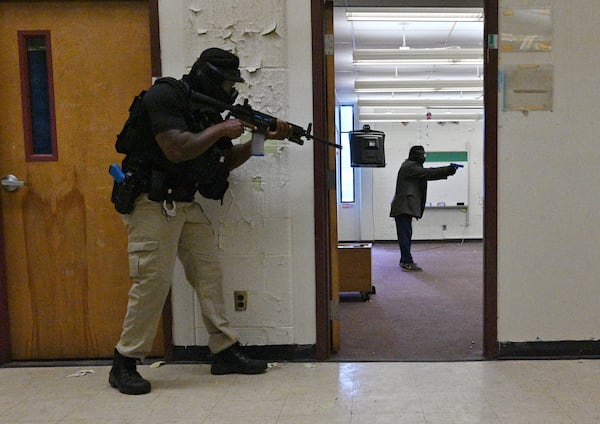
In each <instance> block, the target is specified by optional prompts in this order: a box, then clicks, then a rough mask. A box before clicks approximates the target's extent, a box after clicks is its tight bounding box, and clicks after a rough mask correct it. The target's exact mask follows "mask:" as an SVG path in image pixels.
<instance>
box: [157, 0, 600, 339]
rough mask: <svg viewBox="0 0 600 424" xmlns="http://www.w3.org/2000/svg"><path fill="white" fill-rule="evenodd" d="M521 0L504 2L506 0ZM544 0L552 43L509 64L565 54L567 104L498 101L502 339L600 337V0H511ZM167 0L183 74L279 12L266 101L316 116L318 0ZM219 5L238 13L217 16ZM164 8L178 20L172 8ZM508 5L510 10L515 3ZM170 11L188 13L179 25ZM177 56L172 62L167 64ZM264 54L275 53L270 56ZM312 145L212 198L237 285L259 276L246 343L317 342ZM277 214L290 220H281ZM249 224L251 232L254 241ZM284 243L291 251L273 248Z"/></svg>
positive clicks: (557, 97)
mask: <svg viewBox="0 0 600 424" xmlns="http://www.w3.org/2000/svg"><path fill="white" fill-rule="evenodd" d="M182 1H183V0H182ZM188 3H189V4H193V5H194V6H195V8H197V9H201V10H205V12H201V11H199V12H191V13H193V14H195V15H196V17H202V19H201V22H202V23H197V24H196V25H195V26H192V25H191V23H190V22H191V21H194V19H192V18H191V17H189V16H188V15H190V11H189V10H188ZM167 4H168V5H167ZM508 4H509V2H507V1H502V2H501V6H503V7H506V6H507V5H508ZM532 4H538V5H539V4H542V5H550V6H552V8H553V12H554V45H553V51H552V52H551V53H538V54H533V53H532V54H525V55H527V56H528V57H525V59H523V58H516V57H513V58H512V59H511V58H510V55H508V54H507V53H506V54H505V53H501V56H500V58H501V63H500V66H503V65H505V64H508V63H510V62H511V61H516V60H526V61H530V60H531V61H533V60H540V59H541V56H538V55H543V56H546V58H547V60H549V61H551V62H552V63H553V64H554V110H553V111H552V112H530V113H529V114H528V115H527V116H525V115H523V114H521V113H520V112H500V114H499V127H498V155H499V158H498V161H499V163H498V174H499V175H498V211H497V212H498V338H499V341H501V342H507V341H509V342H510V341H512V342H519V341H536V340H545V341H548V340H597V339H598V338H599V336H600V308H599V307H598V299H600V284H598V281H599V277H598V276H599V275H600V260H598V259H599V256H598V247H597V246H596V245H597V240H600V225H598V224H599V223H600V212H599V209H598V207H597V199H599V198H600V184H597V183H596V181H595V178H596V177H597V175H598V164H599V163H600V143H599V142H598V140H597V138H598V134H600V120H598V119H597V116H598V115H599V113H598V105H599V104H600V91H599V90H598V89H597V88H596V87H597V69H598V68H599V67H600V57H599V56H598V55H596V54H594V52H595V51H596V43H597V42H596V38H597V37H595V36H594V31H593V30H594V28H596V27H598V25H600V12H598V8H597V1H596V0H571V1H568V2H567V1H558V0H554V1H552V0H547V1H543V0H536V1H535V2H534V1H531V0H530V1H525V0H519V1H517V0H515V1H511V2H510V6H512V7H514V5H522V6H528V7H531V5H532ZM160 6H161V40H162V51H163V54H164V56H163V67H164V69H165V73H167V72H166V70H169V73H171V72H175V71H176V72H175V74H176V75H179V74H181V73H183V69H180V68H181V67H182V66H183V65H184V64H185V65H186V66H187V65H190V64H191V62H192V61H193V58H194V55H195V54H197V53H199V51H200V50H201V49H202V48H204V47H208V46H210V45H213V44H216V45H221V46H224V45H225V46H229V45H230V44H229V43H230V42H231V41H230V39H229V38H227V37H225V36H227V33H228V32H227V31H225V30H223V29H222V28H224V27H225V25H226V24H229V23H233V24H234V27H235V28H234V29H235V30H239V29H240V28H242V27H244V28H245V27H248V28H258V29H260V28H264V25H265V20H268V21H270V22H272V21H276V22H277V23H278V28H279V29H280V31H281V35H280V38H277V39H276V40H275V41H277V42H276V43H273V45H274V49H275V51H274V52H271V53H277V54H276V55H275V56H276V58H278V59H279V60H280V63H278V64H277V65H278V66H282V67H284V68H285V72H280V76H281V78H283V76H282V75H283V74H284V73H287V76H288V78H287V79H286V82H285V84H282V86H277V87H274V93H271V94H269V93H263V92H261V93H259V94H260V95H259V97H260V101H261V103H260V105H261V106H263V105H269V106H270V107H275V108H277V110H278V111H280V112H281V114H282V115H287V117H288V118H289V119H290V120H292V121H294V122H296V123H302V124H304V123H306V122H308V121H309V120H311V117H310V113H311V110H312V106H311V99H310V93H311V89H310V88H311V73H310V66H311V53H310V50H311V40H310V30H309V28H310V2H309V1H308V0H288V1H286V2H284V3H282V2H277V1H266V0H265V1H252V2H245V1H235V2H234V1H214V0H211V1H185V2H175V1H173V0H170V1H168V2H167V1H166V0H162V1H161V2H160ZM213 10H214V12H213ZM241 10H244V12H243V13H242V12H241ZM217 11H228V12H217ZM215 13H223V14H224V13H227V14H228V16H234V18H232V17H229V18H227V19H214V16H213V14H215ZM165 15H167V16H173V19H168V20H167V21H165V19H164V18H165ZM500 16H501V18H500V19H502V13H500ZM292 18H293V19H292ZM162 22H167V25H165V26H163V25H162ZM169 22H174V23H175V24H173V26H171V27H170V26H169V25H168V23H169ZM177 22H180V23H181V24H182V25H183V26H182V25H178V24H176V23H177ZM204 28H207V29H208V32H207V33H206V34H205V35H199V34H198V32H199V31H198V30H202V29H204ZM181 31H183V32H184V34H183V35H181V34H180V32H181ZM200 32H201V31H200ZM173 34H174V35H173ZM224 37H225V38H224ZM261 37H262V36H260V37H257V39H258V40H260V39H262V38H261ZM182 39H186V40H187V39H189V40H190V42H189V45H182V44H181V43H180V42H179V41H180V40H182ZM171 40H175V42H172V43H171V42H170V41H171ZM269 46H271V43H269ZM239 47H240V48H243V49H245V48H246V47H247V48H248V49H249V50H243V51H244V53H246V52H250V51H251V52H253V57H254V56H255V55H258V56H261V54H262V52H263V50H260V49H257V48H256V47H252V48H250V46H246V45H245V44H244V43H239ZM179 49H180V50H179ZM175 50H177V53H174V51H175ZM292 52H293V54H292ZM513 56H514V55H513ZM532 56H533V57H532ZM243 57H246V56H245V55H244V56H243ZM263 57H267V56H263ZM268 57H269V58H272V56H271V55H268ZM171 59H172V60H173V63H174V64H175V65H173V67H171V66H170V64H169V63H166V62H167V60H171ZM263 64H264V65H265V66H271V65H272V63H271V62H267V61H266V60H265V61H264V62H263ZM274 71H279V70H277V69H276V70H274ZM292 77H293V78H292ZM278 80H279V81H282V80H281V79H278ZM262 82H263V81H261V83H262ZM284 85H285V88H284V87H283V86H284ZM500 98H502V96H500ZM310 149H311V147H310V145H307V146H304V147H300V146H296V145H291V146H290V145H287V144H285V145H284V146H282V150H281V151H280V152H279V153H278V154H272V155H270V156H268V157H265V158H262V159H252V161H253V163H251V164H249V167H248V169H247V170H244V171H242V172H241V173H236V175H235V176H234V184H233V185H234V187H233V190H232V192H231V193H229V194H228V195H227V197H226V199H225V205H224V206H223V207H220V206H219V207H217V206H213V207H212V208H211V213H212V214H214V215H215V217H216V219H215V228H216V230H217V231H218V232H219V235H220V240H221V251H222V256H223V261H224V265H225V267H226V269H227V271H226V281H225V289H226V297H227V298H229V299H231V296H232V294H231V292H232V291H233V290H234V289H238V288H239V289H244V288H247V287H246V286H248V285H250V284H251V285H252V287H251V288H250V289H251V292H250V300H249V306H250V310H249V311H248V312H247V313H244V314H240V313H236V312H233V301H231V302H228V303H227V306H228V308H229V309H230V315H231V316H232V318H233V322H234V324H235V325H236V326H237V327H238V328H240V331H241V332H242V335H243V341H244V342H245V343H249V344H262V343H274V344H279V343H299V344H305V343H314V342H315V333H314V327H315V305H314V245H313V227H314V222H313V213H312V210H313V204H314V202H313V199H312V190H313V188H312V152H311V150H310ZM471 157H474V156H473V155H471ZM254 172H257V173H258V174H259V175H260V176H261V178H262V180H263V181H264V184H263V185H262V190H264V191H262V190H261V189H257V188H258V185H257V184H251V183H250V182H249V180H248V179H249V178H250V177H253V176H255V175H254ZM249 190H250V191H249ZM390 196H391V194H387V192H386V194H385V195H382V196H381V199H380V203H384V202H385V203H386V204H389V200H390ZM475 200H477V199H475ZM472 203H473V202H472ZM278 205H283V206H278ZM275 224H276V225H278V227H277V228H279V229H278V230H276V231H275V230H274V229H275V228H276V226H275ZM232 229H240V230H243V231H242V232H241V233H240V232H234V231H231V230H232ZM240 234H245V236H244V237H243V238H242V239H241V240H240ZM282 236H283V237H282ZM250 239H252V240H253V241H252V243H253V245H252V246H250ZM281 239H283V241H281ZM240 242H241V243H240ZM271 242H275V243H276V246H278V247H281V249H282V250H281V251H277V252H273V249H272V247H270V243H271ZM240 246H244V247H248V249H247V250H244V249H242V248H241V247H240ZM257 247H258V249H257ZM248 276H252V278H248ZM242 285H243V286H244V287H242ZM185 290H186V288H185V286H184V285H183V284H182V282H181V275H179V278H178V283H177V285H176V287H175V291H174V293H175V299H174V306H175V316H174V319H175V329H174V330H175V343H176V344H178V345H193V344H199V345H205V344H206V339H204V332H203V330H202V328H201V323H200V322H199V319H198V317H197V316H196V317H195V319H192V318H191V317H192V316H193V313H194V306H193V305H190V303H189V299H190V298H191V294H189V293H186V292H185ZM254 300H256V302H254ZM288 308H291V309H292V310H289V309H288Z"/></svg>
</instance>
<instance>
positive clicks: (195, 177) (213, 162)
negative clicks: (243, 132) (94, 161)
mask: <svg viewBox="0 0 600 424" xmlns="http://www.w3.org/2000/svg"><path fill="white" fill-rule="evenodd" d="M162 83H167V84H169V85H171V86H173V87H174V88H175V89H176V90H177V91H178V95H180V96H181V101H182V102H185V104H186V114H185V116H184V118H185V121H186V124H187V125H188V130H189V131H191V132H195V133H197V132H201V131H203V130H204V129H206V128H208V127H209V126H211V125H214V124H217V123H219V122H222V120H223V119H222V117H221V115H220V114H219V113H218V112H217V111H215V110H214V109H212V108H210V107H209V106H203V105H199V106H197V105H194V107H193V108H192V103H191V96H190V89H189V87H188V86H187V84H185V83H184V82H182V81H180V80H177V79H175V78H159V79H158V80H156V82H155V84H162ZM144 94H145V92H142V93H140V95H139V96H137V98H138V99H139V101H137V107H136V100H134V103H133V104H132V107H131V108H130V118H129V119H128V122H127V123H126V124H125V127H124V129H123V131H122V132H121V134H119V136H118V137H117V143H116V148H117V151H119V152H121V153H126V157H125V159H124V160H123V162H122V169H123V171H124V172H125V173H126V175H130V176H135V177H136V178H137V180H138V181H139V183H138V184H137V187H138V188H137V190H138V191H139V193H138V194H137V195H139V194H140V193H142V192H146V193H148V197H149V199H150V200H154V201H158V202H162V201H165V200H166V201H168V202H170V201H186V202H189V201H192V200H193V199H194V196H195V193H196V191H198V192H199V193H200V194H201V195H202V196H204V197H206V198H209V199H215V200H221V202H222V201H223V196H224V195H225V192H226V191H227V189H228V187H229V182H228V181H227V179H228V177H229V169H228V168H227V166H226V164H225V156H224V155H225V152H226V151H227V150H229V149H231V147H232V146H233V144H232V142H231V139H228V138H222V139H220V140H218V141H217V142H216V143H215V144H214V145H213V146H212V147H211V148H210V149H209V150H207V151H206V152H205V153H203V154H202V155H200V156H198V157H196V158H194V159H192V160H189V161H185V162H181V163H173V162H171V161H169V160H168V159H167V158H166V157H165V155H164V154H163V152H162V150H161V149H160V147H159V146H158V144H157V143H156V140H155V138H154V135H153V134H152V130H151V127H150V119H149V117H148V115H147V112H146V110H145V108H144V107H143V102H142V100H143V96H144ZM134 113H136V114H137V117H136V119H137V121H134V120H133V117H134ZM130 121H132V122H130ZM128 124H129V127H130V128H129V132H126V128H127V126H128ZM119 140H120V141H121V143H119ZM113 197H114V193H113ZM136 197H137V196H136ZM115 206H117V205H116V203H115ZM121 213H123V212H121ZM126 213H128V212H126Z"/></svg>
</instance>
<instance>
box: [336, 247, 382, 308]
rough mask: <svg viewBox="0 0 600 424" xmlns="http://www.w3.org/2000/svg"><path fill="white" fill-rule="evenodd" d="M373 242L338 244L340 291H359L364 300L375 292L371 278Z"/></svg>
mask: <svg viewBox="0 0 600 424" xmlns="http://www.w3.org/2000/svg"><path fill="white" fill-rule="evenodd" d="M371 247H372V244H371V243H340V244H338V264H339V277H340V292H359V293H360V295H361V296H362V298H363V300H369V298H370V296H371V294H375V287H374V286H373V285H372V280H371Z"/></svg>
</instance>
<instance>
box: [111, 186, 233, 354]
mask: <svg viewBox="0 0 600 424" xmlns="http://www.w3.org/2000/svg"><path fill="white" fill-rule="evenodd" d="M175 213H176V214H175V216H170V217H167V216H166V215H165V212H164V210H163V205H162V204H161V203H159V202H154V201H151V200H148V197H147V195H146V194H143V195H142V196H140V197H139V198H138V199H137V201H136V205H135V208H134V210H133V212H132V213H131V214H129V215H123V221H124V222H125V227H126V228H127V233H128V237H129V241H128V247H127V250H128V252H129V274H130V277H131V278H132V280H133V285H132V287H131V289H130V290H129V303H128V305H127V313H126V315H125V319H124V322H123V332H122V333H121V338H120V340H119V342H118V343H117V350H118V351H119V352H120V353H121V354H122V355H124V356H128V357H132V358H144V357H145V356H146V355H148V354H149V353H150V350H151V348H152V343H153V340H154V338H155V336H156V332H157V328H158V323H159V321H160V318H161V314H162V310H163V305H164V303H165V300H166V298H167V295H168V293H169V289H170V287H171V283H172V280H173V270H174V268H175V260H176V258H177V257H179V259H180V260H181V263H182V265H183V268H184V270H185V276H186V278H187V281H188V282H189V283H190V284H191V285H192V287H193V288H194V291H195V292H196V295H197V296H198V300H199V302H200V306H201V311H202V319H203V321H204V324H205V326H206V329H207V331H208V333H209V342H208V347H209V348H210V350H211V352H213V353H217V352H220V351H221V350H223V349H226V348H228V347H229V346H231V345H233V344H234V343H235V342H236V341H237V340H238V334H237V333H236V332H235V331H234V330H233V329H232V328H231V327H230V324H229V320H228V318H227V316H226V312H225V305H224V302H223V290H222V272H221V265H220V262H219V258H218V257H217V248H216V245H215V237H214V232H213V228H212V226H211V224H210V222H209V221H208V219H207V217H206V215H205V214H204V211H203V210H202V207H201V206H200V205H199V204H198V203H197V202H177V203H176V209H175Z"/></svg>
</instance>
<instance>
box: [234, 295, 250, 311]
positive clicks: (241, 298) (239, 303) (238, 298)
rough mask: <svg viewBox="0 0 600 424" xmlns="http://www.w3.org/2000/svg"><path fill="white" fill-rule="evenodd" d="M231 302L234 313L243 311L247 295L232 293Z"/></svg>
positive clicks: (246, 304) (246, 303)
mask: <svg viewBox="0 0 600 424" xmlns="http://www.w3.org/2000/svg"><path fill="white" fill-rule="evenodd" d="M233 301H234V304H235V310H236V311H245V310H246V306H248V293H247V292H246V291H234V292H233Z"/></svg>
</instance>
